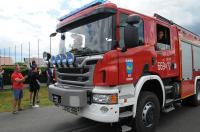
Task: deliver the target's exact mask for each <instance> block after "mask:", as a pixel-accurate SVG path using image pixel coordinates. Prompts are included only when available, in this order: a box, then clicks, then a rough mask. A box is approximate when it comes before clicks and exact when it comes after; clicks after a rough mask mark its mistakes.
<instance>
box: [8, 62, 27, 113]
mask: <svg viewBox="0 0 200 132" xmlns="http://www.w3.org/2000/svg"><path fill="white" fill-rule="evenodd" d="M25 79H26V77H24V76H23V75H22V74H21V73H20V66H19V65H16V67H15V71H14V72H13V73H12V75H11V80H12V89H13V95H14V99H13V114H16V113H17V110H16V107H18V111H21V110H22V107H21V100H22V98H23V87H24V81H25Z"/></svg>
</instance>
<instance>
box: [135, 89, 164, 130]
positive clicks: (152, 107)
mask: <svg viewBox="0 0 200 132" xmlns="http://www.w3.org/2000/svg"><path fill="white" fill-rule="evenodd" d="M145 115H146V116H145ZM145 117H149V118H145ZM159 118H160V103H159V100H158V97H157V96H156V95H155V94H154V93H152V92H148V91H144V92H142V93H141V94H140V96H139V99H138V105H137V110H136V117H135V118H134V119H133V123H132V124H133V130H134V131H136V132H154V131H155V129H156V126H157V124H158V122H159Z"/></svg>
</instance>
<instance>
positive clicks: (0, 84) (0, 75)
mask: <svg viewBox="0 0 200 132" xmlns="http://www.w3.org/2000/svg"><path fill="white" fill-rule="evenodd" d="M3 74H4V70H3V68H2V66H0V90H3Z"/></svg>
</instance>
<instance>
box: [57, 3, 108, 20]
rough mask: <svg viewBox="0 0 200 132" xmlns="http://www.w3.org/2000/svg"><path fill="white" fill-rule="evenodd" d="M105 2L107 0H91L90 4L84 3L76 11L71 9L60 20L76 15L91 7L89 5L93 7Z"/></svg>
mask: <svg viewBox="0 0 200 132" xmlns="http://www.w3.org/2000/svg"><path fill="white" fill-rule="evenodd" d="M105 2H107V0H94V1H92V2H90V3H88V4H86V5H84V6H82V7H80V8H78V9H76V10H74V11H71V12H70V13H69V14H67V15H65V16H63V17H61V18H59V19H58V20H59V21H62V20H64V19H66V18H68V17H70V16H72V15H75V14H77V13H78V12H80V11H83V10H85V9H87V8H89V7H92V6H95V5H99V4H103V3H105Z"/></svg>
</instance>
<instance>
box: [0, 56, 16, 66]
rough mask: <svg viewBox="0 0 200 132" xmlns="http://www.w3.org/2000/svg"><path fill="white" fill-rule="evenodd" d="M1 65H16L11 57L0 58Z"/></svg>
mask: <svg viewBox="0 0 200 132" xmlns="http://www.w3.org/2000/svg"><path fill="white" fill-rule="evenodd" d="M0 65H14V62H13V59H12V58H11V57H3V56H0Z"/></svg>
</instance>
